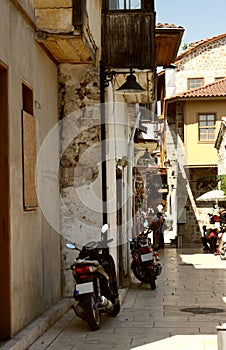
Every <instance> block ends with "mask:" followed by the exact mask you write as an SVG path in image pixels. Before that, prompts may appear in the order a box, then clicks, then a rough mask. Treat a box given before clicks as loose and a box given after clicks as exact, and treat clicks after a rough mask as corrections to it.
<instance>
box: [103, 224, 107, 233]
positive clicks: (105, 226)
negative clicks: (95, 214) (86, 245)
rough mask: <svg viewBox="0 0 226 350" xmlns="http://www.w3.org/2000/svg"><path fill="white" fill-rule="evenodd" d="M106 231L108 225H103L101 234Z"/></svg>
mask: <svg viewBox="0 0 226 350" xmlns="http://www.w3.org/2000/svg"><path fill="white" fill-rule="evenodd" d="M107 230H108V224H104V225H103V226H102V229H101V232H102V233H105V232H107Z"/></svg>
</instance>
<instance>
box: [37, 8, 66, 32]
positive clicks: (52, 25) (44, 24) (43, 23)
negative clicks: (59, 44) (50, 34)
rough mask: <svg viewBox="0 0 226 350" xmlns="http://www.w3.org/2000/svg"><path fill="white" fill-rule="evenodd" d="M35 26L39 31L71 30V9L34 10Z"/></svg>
mask: <svg viewBox="0 0 226 350" xmlns="http://www.w3.org/2000/svg"><path fill="white" fill-rule="evenodd" d="M35 18H36V26H37V27H38V28H40V29H48V30H54V31H58V32H59V31H71V30H72V28H73V27H72V8H64V9H36V10H35Z"/></svg>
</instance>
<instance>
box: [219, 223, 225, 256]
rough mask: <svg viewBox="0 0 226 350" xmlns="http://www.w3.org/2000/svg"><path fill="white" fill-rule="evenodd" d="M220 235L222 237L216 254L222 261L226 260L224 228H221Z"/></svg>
mask: <svg viewBox="0 0 226 350" xmlns="http://www.w3.org/2000/svg"><path fill="white" fill-rule="evenodd" d="M221 233H222V235H221V239H220V241H219V246H218V252H219V254H220V258H221V259H222V260H226V232H225V228H224V227H222V230H221Z"/></svg>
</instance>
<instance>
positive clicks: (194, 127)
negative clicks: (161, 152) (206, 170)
mask: <svg viewBox="0 0 226 350" xmlns="http://www.w3.org/2000/svg"><path fill="white" fill-rule="evenodd" d="M225 112H226V101H225V100H217V101H216V100H215V101H200V100H199V101H190V102H186V104H185V110H184V117H185V119H184V144H185V152H186V158H187V165H189V166H192V165H194V166H203V165H209V166H211V165H216V164H217V150H216V148H215V147H214V144H215V140H214V141H213V142H203V141H202V142H200V141H199V139H198V113H215V114H216V129H215V137H217V134H218V131H219V128H220V122H221V118H222V116H224V115H225Z"/></svg>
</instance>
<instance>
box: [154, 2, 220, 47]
mask: <svg viewBox="0 0 226 350" xmlns="http://www.w3.org/2000/svg"><path fill="white" fill-rule="evenodd" d="M155 11H156V23H158V22H160V23H171V24H176V25H180V26H182V27H184V28H185V32H184V35H183V37H182V45H183V44H184V43H187V44H190V43H191V42H195V41H198V40H201V39H206V38H211V37H212V36H215V35H218V34H222V33H226V0H155Z"/></svg>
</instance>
